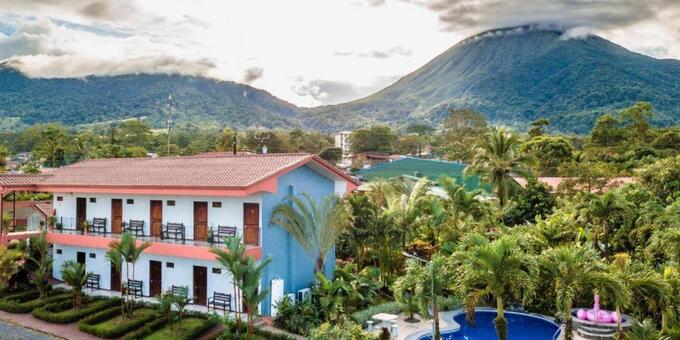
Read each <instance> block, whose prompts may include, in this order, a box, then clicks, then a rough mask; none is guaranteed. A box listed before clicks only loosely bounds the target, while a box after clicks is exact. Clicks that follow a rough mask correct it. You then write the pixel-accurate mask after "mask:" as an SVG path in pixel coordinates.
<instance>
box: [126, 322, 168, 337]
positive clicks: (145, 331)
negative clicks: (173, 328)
mask: <svg viewBox="0 0 680 340" xmlns="http://www.w3.org/2000/svg"><path fill="white" fill-rule="evenodd" d="M169 323H170V320H169V319H168V318H167V317H159V318H158V319H156V320H153V321H151V322H149V323H147V324H146V325H144V326H142V327H141V328H138V329H137V330H135V331H132V332H130V333H129V334H128V335H126V336H125V337H124V338H123V339H124V340H138V339H143V338H144V337H146V336H147V335H149V334H151V333H153V332H155V331H157V330H159V329H161V328H163V327H165V326H166V325H168V324H169Z"/></svg>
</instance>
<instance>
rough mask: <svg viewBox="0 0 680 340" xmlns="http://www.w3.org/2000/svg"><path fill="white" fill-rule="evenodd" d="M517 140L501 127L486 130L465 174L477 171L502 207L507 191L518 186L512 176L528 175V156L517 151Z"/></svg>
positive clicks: (508, 192) (507, 195)
mask: <svg viewBox="0 0 680 340" xmlns="http://www.w3.org/2000/svg"><path fill="white" fill-rule="evenodd" d="M519 143H520V141H519V139H518V138H517V136H516V135H514V134H512V133H511V132H510V131H508V130H507V129H505V128H503V127H501V128H498V129H494V130H491V131H489V132H487V133H486V134H485V135H484V137H483V138H482V139H481V140H480V142H479V143H478V144H477V146H476V147H475V149H474V157H473V159H472V164H471V165H470V166H469V167H468V168H466V169H465V172H466V173H467V174H479V175H481V176H482V180H483V181H486V182H488V183H491V185H492V186H493V189H494V191H495V192H496V196H498V201H499V203H500V206H501V207H504V206H505V204H506V203H507V201H508V197H509V196H510V194H511V193H512V192H513V191H514V190H516V189H517V188H519V184H518V183H517V182H516V181H515V180H514V179H512V176H513V175H517V176H522V177H525V178H526V177H527V176H528V175H529V174H530V167H529V165H530V160H531V159H530V158H529V157H528V156H527V155H523V154H520V153H519V152H518V151H517V148H518V146H519Z"/></svg>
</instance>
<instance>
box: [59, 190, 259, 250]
mask: <svg viewBox="0 0 680 340" xmlns="http://www.w3.org/2000/svg"><path fill="white" fill-rule="evenodd" d="M57 197H62V199H63V200H62V201H57ZM77 197H84V198H85V199H86V202H87V219H88V220H92V219H93V218H95V217H98V218H106V219H107V221H106V222H107V231H108V232H110V231H111V200H112V199H116V198H117V199H122V200H123V221H129V220H130V219H134V220H144V221H145V223H144V234H145V235H150V226H149V218H150V209H151V203H150V202H151V201H152V200H162V201H163V224H165V223H168V222H173V223H184V225H185V226H186V227H187V230H186V237H187V239H193V236H194V229H193V224H194V202H208V228H210V227H217V226H218V225H227V226H236V227H237V229H238V233H239V235H241V234H242V231H243V203H258V204H260V207H262V204H261V203H262V202H261V201H262V199H261V195H260V194H255V195H251V196H247V197H219V196H150V195H109V194H78V193H76V194H68V193H55V194H54V208H55V210H56V216H57V221H59V220H60V217H63V221H64V226H65V227H75V217H76V198H77ZM92 197H94V198H95V199H96V202H90V198H92ZM128 199H133V200H134V204H127V200H128ZM169 200H174V201H175V206H168V201H169ZM212 202H221V203H222V207H221V208H213V207H212ZM261 211H262V209H260V214H261ZM260 221H262V217H261V216H260ZM262 227H263V226H262V223H261V222H260V229H262Z"/></svg>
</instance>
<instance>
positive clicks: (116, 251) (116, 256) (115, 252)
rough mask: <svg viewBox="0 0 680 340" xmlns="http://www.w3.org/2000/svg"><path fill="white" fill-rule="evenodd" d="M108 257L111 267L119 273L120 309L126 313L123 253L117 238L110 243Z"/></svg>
mask: <svg viewBox="0 0 680 340" xmlns="http://www.w3.org/2000/svg"><path fill="white" fill-rule="evenodd" d="M106 259H107V260H109V262H111V267H112V268H113V270H115V271H116V273H117V274H118V279H119V281H118V286H119V287H120V310H121V312H122V314H125V290H124V289H123V273H122V271H123V254H121V252H120V242H118V241H117V240H113V241H111V243H109V250H107V251H106Z"/></svg>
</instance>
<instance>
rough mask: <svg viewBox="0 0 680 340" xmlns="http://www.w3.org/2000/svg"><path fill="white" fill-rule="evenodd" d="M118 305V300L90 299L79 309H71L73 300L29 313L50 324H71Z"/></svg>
mask: <svg viewBox="0 0 680 340" xmlns="http://www.w3.org/2000/svg"><path fill="white" fill-rule="evenodd" d="M117 305H120V300H119V299H109V298H92V299H89V301H87V303H83V305H82V306H81V307H80V308H79V309H76V308H73V299H72V298H71V299H70V300H68V301H62V302H57V303H51V304H47V305H45V306H43V307H40V308H36V309H34V310H33V312H32V313H31V314H32V315H33V316H34V317H36V318H38V319H41V320H45V321H48V322H52V323H71V322H74V321H78V320H80V319H82V318H84V317H86V316H88V315H92V314H93V313H97V312H99V311H102V310H104V309H106V308H108V307H112V306H117Z"/></svg>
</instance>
